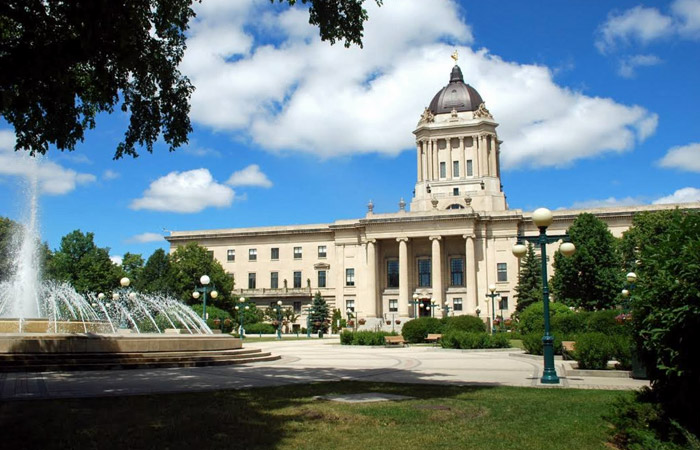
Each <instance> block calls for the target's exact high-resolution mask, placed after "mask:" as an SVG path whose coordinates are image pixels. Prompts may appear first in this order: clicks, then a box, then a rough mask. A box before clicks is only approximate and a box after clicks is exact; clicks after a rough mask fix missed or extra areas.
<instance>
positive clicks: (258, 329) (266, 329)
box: [243, 322, 277, 334]
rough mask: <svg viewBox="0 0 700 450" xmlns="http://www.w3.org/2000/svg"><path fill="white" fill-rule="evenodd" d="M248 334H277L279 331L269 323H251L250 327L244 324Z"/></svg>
mask: <svg viewBox="0 0 700 450" xmlns="http://www.w3.org/2000/svg"><path fill="white" fill-rule="evenodd" d="M243 328H244V329H245V333H246V334H275V333H277V329H276V328H275V327H273V326H272V325H271V324H269V323H263V322H258V323H251V324H250V325H246V324H243Z"/></svg>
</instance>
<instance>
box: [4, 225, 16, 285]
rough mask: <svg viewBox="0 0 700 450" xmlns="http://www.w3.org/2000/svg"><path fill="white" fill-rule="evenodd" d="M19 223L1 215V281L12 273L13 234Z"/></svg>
mask: <svg viewBox="0 0 700 450" xmlns="http://www.w3.org/2000/svg"><path fill="white" fill-rule="evenodd" d="M18 228H19V224H17V223H16V222H14V221H13V220H10V219H8V218H6V217H0V281H4V280H7V279H8V278H9V277H10V275H12V267H13V266H14V264H13V262H12V260H13V257H12V250H13V242H12V240H13V236H14V233H15V232H16V230H17V229H18Z"/></svg>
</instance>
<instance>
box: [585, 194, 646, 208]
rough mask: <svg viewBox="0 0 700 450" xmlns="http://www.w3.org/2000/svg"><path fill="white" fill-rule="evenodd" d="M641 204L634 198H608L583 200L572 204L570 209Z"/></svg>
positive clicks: (641, 202)
mask: <svg viewBox="0 0 700 450" xmlns="http://www.w3.org/2000/svg"><path fill="white" fill-rule="evenodd" d="M643 203H644V201H642V200H641V199H638V198H634V197H624V198H615V197H608V198H606V199H602V200H584V201H581V202H574V204H573V205H571V209H593V208H612V207H616V206H634V205H641V204H643Z"/></svg>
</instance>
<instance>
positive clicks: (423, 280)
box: [418, 259, 430, 287]
mask: <svg viewBox="0 0 700 450" xmlns="http://www.w3.org/2000/svg"><path fill="white" fill-rule="evenodd" d="M418 286H420V287H430V260H429V259H419V260H418Z"/></svg>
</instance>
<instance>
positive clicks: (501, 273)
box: [496, 263, 508, 282]
mask: <svg viewBox="0 0 700 450" xmlns="http://www.w3.org/2000/svg"><path fill="white" fill-rule="evenodd" d="M496 271H497V272H498V278H497V280H498V281H499V282H500V281H508V264H506V263H498V264H497V265H496Z"/></svg>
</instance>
